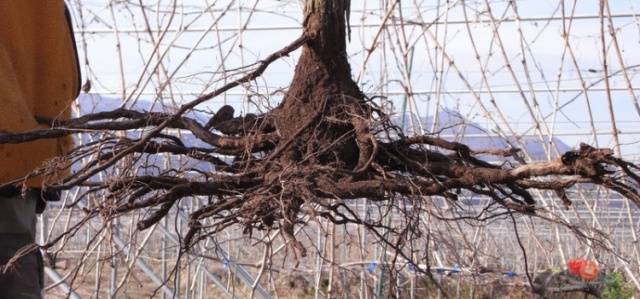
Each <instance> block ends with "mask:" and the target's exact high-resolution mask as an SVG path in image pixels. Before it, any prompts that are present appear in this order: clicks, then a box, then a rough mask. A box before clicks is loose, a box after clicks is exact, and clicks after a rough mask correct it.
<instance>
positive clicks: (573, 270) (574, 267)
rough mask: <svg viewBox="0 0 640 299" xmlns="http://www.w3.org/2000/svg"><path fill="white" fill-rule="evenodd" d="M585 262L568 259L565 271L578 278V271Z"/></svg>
mask: <svg viewBox="0 0 640 299" xmlns="http://www.w3.org/2000/svg"><path fill="white" fill-rule="evenodd" d="M586 262H587V261H586V260H584V259H570V260H569V261H567V269H568V270H569V274H571V275H574V276H580V270H581V269H582V267H583V266H584V264H585V263H586Z"/></svg>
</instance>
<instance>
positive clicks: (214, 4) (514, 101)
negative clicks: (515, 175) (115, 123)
mask: <svg viewBox="0 0 640 299" xmlns="http://www.w3.org/2000/svg"><path fill="white" fill-rule="evenodd" d="M129 2H135V3H129V4H123V3H119V4H115V5H113V6H110V5H109V2H108V1H97V0H92V1H82V0H80V1H76V0H73V1H69V5H70V7H71V9H72V15H73V18H74V22H75V26H76V38H77V41H78V45H79V51H80V56H81V65H82V70H83V77H84V78H85V79H87V78H88V79H90V80H91V81H92V83H93V84H92V85H93V87H92V92H93V93H97V94H101V95H105V96H110V97H116V98H126V99H129V101H127V105H133V103H134V102H135V99H141V100H157V101H158V103H159V104H162V105H165V106H168V107H169V108H168V109H170V106H175V105H179V104H180V103H183V102H185V101H189V100H192V99H194V98H195V97H196V96H197V95H199V94H202V93H203V92H206V91H211V90H213V89H214V88H215V87H216V86H221V85H222V84H224V83H225V82H226V81H225V80H230V79H231V78H232V77H233V76H231V77H229V74H232V73H236V72H237V71H238V70H242V67H246V66H248V65H251V64H252V63H254V62H256V61H259V60H260V59H261V58H263V57H265V56H267V55H268V54H270V53H272V52H274V51H276V50H279V49H280V48H282V47H283V46H285V45H287V44H288V43H289V42H291V41H292V40H294V39H295V38H296V37H297V36H299V35H300V33H301V29H300V23H301V18H302V14H301V12H300V8H299V7H300V6H299V3H298V1H291V0H290V1H275V0H260V1H255V0H251V1H247V0H244V1H229V0H226V1H222V0H218V1H214V0H183V1H175V2H174V1H169V0H156V1H142V2H143V3H144V5H145V14H143V13H142V9H141V8H140V6H139V5H138V3H139V2H138V1H129ZM351 2H352V9H351V18H350V20H351V30H352V33H351V41H350V42H349V44H348V55H349V59H350V62H351V64H352V72H353V75H354V78H359V77H360V80H359V81H358V83H359V84H360V86H361V88H362V89H363V91H364V92H365V93H366V94H367V95H369V96H377V95H384V96H387V98H388V99H389V100H390V101H391V102H392V103H393V106H392V107H390V109H392V110H393V111H394V112H395V113H400V112H401V111H402V107H403V103H404V101H405V100H408V101H409V104H408V105H407V107H408V108H409V109H408V110H409V111H410V112H413V113H414V114H416V115H419V116H420V117H426V116H433V115H434V114H436V113H437V111H439V110H441V109H450V110H457V111H459V112H460V113H461V114H462V115H465V116H466V117H467V118H468V119H469V120H470V121H473V122H476V123H479V124H482V125H483V126H484V127H485V129H486V130H488V133H489V134H496V135H500V134H507V135H508V134H511V133H510V132H513V133H515V134H528V135H536V134H543V135H548V134H553V135H554V136H558V137H559V138H561V139H562V140H563V141H565V143H567V144H569V145H577V144H578V143H579V142H587V143H590V144H596V141H597V145H600V146H603V147H612V146H614V141H613V138H612V134H611V129H612V128H611V116H610V114H609V112H608V103H609V101H608V96H607V93H606V92H605V85H604V80H603V78H604V71H603V70H604V68H603V54H602V43H601V39H600V37H601V35H600V28H601V27H600V26H601V25H600V19H599V17H598V15H599V5H598V3H599V2H598V1H597V0H579V1H578V3H577V4H576V5H575V11H573V12H572V10H573V9H574V8H573V7H574V1H570V0H565V1H564V6H565V7H564V12H565V16H566V19H565V20H564V22H563V19H562V7H561V4H562V2H563V1H561V0H537V1H536V0H521V1H516V2H515V3H516V7H515V9H514V7H512V6H509V5H508V1H495V0H494V1H488V0H487V2H488V3H489V7H490V8H491V14H492V15H493V17H494V19H496V20H498V22H491V21H490V18H489V12H488V10H487V2H485V1H484V0H481V1H477V0H475V1H465V2H464V4H465V5H464V6H463V5H462V2H461V1H451V0H450V1H444V0H442V1H437V0H430V1H418V0H411V1H402V2H400V5H399V6H398V4H396V5H395V6H393V3H394V2H395V1H394V0H388V1H378V0H374V1H371V0H369V1H364V0H352V1H351ZM383 2H384V3H385V4H384V5H383V4H382V3H383ZM174 3H175V4H176V5H175V11H176V12H177V14H175V15H174V17H173V18H172V17H171V15H172V14H171V12H172V11H173V10H174V6H173V4H174ZM609 5H610V12H605V15H607V14H609V13H610V14H611V15H612V16H613V17H612V23H613V27H614V30H615V32H616V34H615V36H616V39H617V42H618V46H619V49H620V56H621V57H622V62H623V65H624V66H625V67H626V68H625V70H626V74H627V76H628V77H629V81H630V83H631V85H632V86H633V87H634V88H636V87H637V88H638V89H637V90H636V89H633V93H634V97H635V98H632V95H631V93H630V91H629V89H628V88H627V81H626V80H625V78H624V76H623V73H624V72H622V68H621V64H620V62H619V60H618V55H617V52H616V50H615V47H614V45H613V44H612V39H611V38H610V35H608V30H609V29H608V27H607V26H608V25H609V24H608V19H607V18H605V19H604V21H605V32H606V33H607V34H605V45H606V49H607V50H606V51H607V54H606V58H607V61H608V67H609V73H615V74H617V75H614V76H612V77H610V79H609V81H610V87H611V90H612V91H611V103H612V106H613V111H614V117H615V119H616V124H617V127H618V130H619V131H621V134H620V142H621V143H622V144H623V146H622V147H621V149H622V153H623V155H626V156H628V157H631V158H637V157H638V156H640V145H639V143H637V141H638V140H640V138H639V137H640V126H639V125H638V120H640V114H639V113H638V111H636V109H635V107H634V105H633V103H634V101H637V97H638V94H640V79H639V78H638V68H637V67H634V66H638V65H640V51H637V50H636V49H637V47H638V46H639V45H638V44H639V43H640V25H639V24H640V16H637V17H636V12H638V11H639V10H640V1H637V0H635V1H634V0H616V1H610V3H609ZM390 6H393V10H391V12H390V13H387V11H388V8H389V7H390ZM465 7H466V13H467V19H468V20H470V23H469V27H467V26H466V24H465V22H464V20H465V14H464V12H465V10H464V8H465ZM225 8H229V10H228V11H227V12H226V13H225V14H222V13H221V12H222V11H224V10H225ZM516 11H517V14H516ZM572 14H573V15H574V16H576V19H574V20H573V21H572V22H571V25H570V30H569V31H568V32H569V34H568V42H569V45H570V48H571V53H569V51H566V48H565V40H564V38H563V24H564V26H565V28H568V26H569V21H568V17H569V16H571V15H572ZM145 16H146V21H145ZM386 16H388V18H385V17H386ZM401 19H404V20H405V23H406V24H405V25H404V26H400V20H401ZM382 20H386V22H385V24H386V25H387V26H385V27H384V30H380V24H382V23H383V22H382ZM434 20H437V22H436V23H434V24H431V23H432V22H434ZM500 20H505V21H503V22H499V21H500ZM147 23H148V24H149V27H150V28H152V31H151V32H152V35H150V34H149V33H147V31H146V30H145V28H146V24H147ZM160 28H170V29H171V30H169V31H167V32H166V33H164V34H163V33H162V30H158V29H160ZM240 28H244V30H240ZM494 30H495V31H497V32H498V33H499V37H500V39H499V40H497V39H496V36H495V35H494ZM379 32H381V34H378V33H379ZM116 33H117V34H116ZM151 36H153V39H154V40H155V41H157V40H161V42H160V43H159V45H157V47H156V44H155V43H154V42H151ZM472 41H473V42H472ZM474 44H475V45H476V49H477V51H478V55H479V57H480V63H478V60H477V59H476V55H475V52H474V47H473V45H474ZM500 45H502V47H503V48H504V52H503V51H502V50H501V49H500ZM372 46H373V48H375V50H374V51H373V52H372V53H371V55H370V56H368V54H367V53H368V52H367V49H371V48H372ZM443 52H444V53H445V55H443ZM571 54H573V55H571ZM298 55H299V51H297V52H295V53H293V54H292V55H291V56H290V57H288V58H285V59H282V60H279V61H277V62H276V63H274V64H273V65H271V66H270V67H269V69H268V70H267V71H266V72H265V74H264V75H263V76H262V77H261V78H259V79H258V80H256V82H253V83H252V84H251V85H250V86H244V87H243V88H236V89H234V90H232V91H230V92H229V93H227V94H225V95H224V96H222V97H219V98H216V99H214V100H212V101H210V102H208V103H206V104H205V105H203V106H202V107H199V108H200V109H202V110H204V111H207V110H213V111H215V110H216V109H217V108H218V107H220V106H221V105H224V104H231V105H234V106H236V108H237V109H236V110H238V111H244V112H256V111H265V110H266V109H268V107H273V106H275V105H277V103H278V102H279V101H280V99H281V98H282V94H283V92H284V91H285V90H286V87H287V85H288V84H289V82H290V80H291V78H292V74H293V68H294V66H295V62H296V58H297V57H298ZM159 57H161V61H162V66H161V67H158V68H155V66H156V65H157V63H156V62H157V61H158V58H159ZM505 57H506V59H505ZM185 58H186V60H185ZM523 58H524V59H523ZM573 58H575V64H574V62H573ZM507 59H508V62H509V63H507ZM523 60H524V61H525V64H523ZM365 61H366V63H365ZM148 62H151V63H148ZM147 64H149V65H150V67H148V68H145V65H147ZM576 65H577V67H576ZM508 66H510V67H511V68H512V70H513V73H512V72H510V71H509V68H508ZM153 70H157V71H156V72H153ZM481 70H484V71H485V72H484V74H485V76H486V82H485V81H484V80H483V76H482V74H483V72H481ZM527 75H528V76H527ZM580 76H581V77H582V78H583V80H584V83H585V85H586V86H588V87H589V89H588V92H587V93H586V95H585V93H583V92H582V85H581V81H580V80H579V78H580ZM514 77H515V78H514ZM167 78H170V79H169V80H167ZM462 78H463V79H462ZM407 89H409V90H412V91H413V93H412V94H411V96H408V95H407V94H406V93H405V92H404V91H405V90H407ZM520 90H523V91H524V92H523V93H522V94H521V93H520ZM531 90H533V92H531ZM159 91H160V92H159ZM489 91H491V92H492V94H493V96H491V95H492V94H491V93H489ZM248 99H250V100H251V101H248ZM491 100H495V102H496V105H497V107H499V109H497V108H495V106H493V105H492V104H491V103H492V102H491ZM252 103H256V104H252ZM527 103H528V105H529V106H531V107H532V108H531V109H529V108H528V107H527ZM587 103H589V104H590V106H591V113H589V110H588V108H587V107H588V106H587ZM482 106H485V107H486V110H484V109H482ZM558 107H562V109H558ZM554 112H555V113H554ZM539 119H545V122H544V123H543V124H542V125H541V127H540V129H539V130H536V129H535V126H534V124H535V122H534V121H535V120H539ZM591 119H593V121H594V126H595V128H596V131H597V133H598V134H597V136H598V137H597V140H594V138H593V137H592V134H591V133H592V130H591V126H590V120H591ZM417 126H418V124H416V127H417ZM422 129H423V130H424V132H429V130H430V127H429V124H425V125H424V126H423V128H422Z"/></svg>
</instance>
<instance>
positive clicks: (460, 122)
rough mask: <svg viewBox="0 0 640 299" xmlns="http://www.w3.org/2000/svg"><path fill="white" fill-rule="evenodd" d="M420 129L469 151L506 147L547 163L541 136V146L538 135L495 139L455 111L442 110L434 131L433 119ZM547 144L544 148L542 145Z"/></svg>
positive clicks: (407, 119)
mask: <svg viewBox="0 0 640 299" xmlns="http://www.w3.org/2000/svg"><path fill="white" fill-rule="evenodd" d="M395 119H396V120H397V122H398V123H400V124H402V116H397V117H395ZM412 119H413V120H415V119H416V118H415V117H413V118H411V117H410V115H405V117H404V127H405V128H408V129H407V130H406V131H407V132H408V133H411V131H412V129H411V125H410V123H411V120H412ZM421 122H422V128H423V129H425V130H426V131H431V132H437V133H438V134H439V135H440V136H441V137H443V138H445V139H447V140H450V141H457V142H460V143H464V144H466V145H468V146H469V147H471V148H472V149H506V148H509V146H510V145H511V146H513V147H517V148H521V149H522V150H524V151H526V152H527V153H528V155H529V156H530V157H531V159H532V160H534V161H542V160H547V154H546V152H545V145H546V147H549V137H548V136H543V137H542V139H543V140H544V143H543V142H541V140H540V137H538V136H537V135H524V136H520V137H516V136H508V137H507V138H502V137H498V136H497V135H496V134H495V133H492V132H491V131H490V130H487V129H484V128H483V126H482V125H480V124H478V123H474V122H471V121H469V120H467V119H466V118H465V117H464V116H462V114H460V113H459V112H458V111H454V110H449V109H442V110H440V111H439V113H438V119H437V123H436V124H435V128H433V130H432V127H434V116H427V117H423V118H421ZM545 143H546V144H545ZM553 143H554V144H555V146H556V147H557V149H558V152H559V153H560V155H561V154H563V153H564V152H566V151H568V150H571V147H570V146H568V145H567V144H566V143H564V142H563V141H562V140H560V139H559V138H557V137H553ZM558 152H556V151H555V149H554V150H552V151H551V153H552V155H551V158H556V157H558V155H557V154H558ZM484 158H486V159H492V158H491V157H484Z"/></svg>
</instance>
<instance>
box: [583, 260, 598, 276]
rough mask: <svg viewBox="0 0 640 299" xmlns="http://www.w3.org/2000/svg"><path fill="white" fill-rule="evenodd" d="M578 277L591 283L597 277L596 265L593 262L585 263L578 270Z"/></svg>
mask: <svg viewBox="0 0 640 299" xmlns="http://www.w3.org/2000/svg"><path fill="white" fill-rule="evenodd" d="M580 277H581V278H582V279H584V280H586V281H592V280H594V279H596V277H598V265H596V263H595V262H593V261H585V263H584V264H583V265H582V268H580Z"/></svg>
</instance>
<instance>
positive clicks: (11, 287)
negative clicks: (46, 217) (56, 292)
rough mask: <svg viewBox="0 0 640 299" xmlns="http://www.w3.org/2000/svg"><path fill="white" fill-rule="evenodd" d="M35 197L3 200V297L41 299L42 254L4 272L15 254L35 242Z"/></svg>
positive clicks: (0, 280)
mask: <svg viewBox="0 0 640 299" xmlns="http://www.w3.org/2000/svg"><path fill="white" fill-rule="evenodd" d="M35 196H36V194H35V193H34V192H28V196H27V198H26V199H25V198H22V197H21V196H20V195H14V196H4V197H0V298H11V299H12V298H16V299H18V298H29V299H30V298H34V299H35V298H38V299H39V298H42V295H41V291H42V286H43V285H42V259H41V257H40V256H39V255H40V252H39V251H34V252H31V253H29V254H28V255H26V256H23V257H21V258H20V259H18V260H17V261H16V262H15V263H12V264H11V265H9V267H7V269H5V265H6V264H7V262H8V261H9V260H10V259H11V258H12V257H13V256H14V255H15V254H16V252H17V251H18V250H19V249H20V248H22V247H24V246H26V245H29V244H31V243H33V242H34V239H35V227H36V226H35V223H36V200H35V199H34V198H35Z"/></svg>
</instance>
